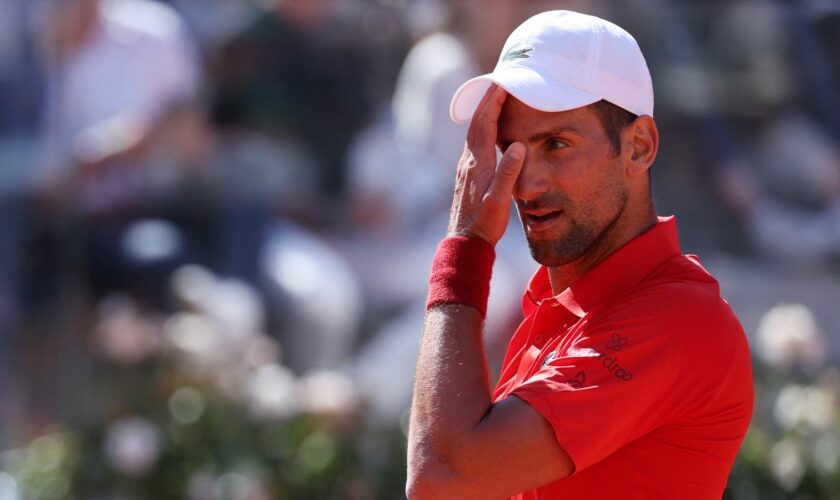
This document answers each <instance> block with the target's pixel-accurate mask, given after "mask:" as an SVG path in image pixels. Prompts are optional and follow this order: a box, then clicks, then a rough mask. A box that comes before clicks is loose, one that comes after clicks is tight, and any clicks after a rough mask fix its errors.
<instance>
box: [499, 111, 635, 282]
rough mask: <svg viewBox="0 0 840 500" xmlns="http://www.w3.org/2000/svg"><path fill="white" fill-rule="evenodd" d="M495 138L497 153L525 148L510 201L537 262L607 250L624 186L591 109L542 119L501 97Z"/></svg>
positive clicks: (551, 264)
mask: <svg viewBox="0 0 840 500" xmlns="http://www.w3.org/2000/svg"><path fill="white" fill-rule="evenodd" d="M498 139H499V141H498V145H499V148H500V149H501V150H502V151H504V150H505V149H506V148H507V147H508V146H509V145H510V144H512V143H514V142H521V143H523V144H524V145H525V147H526V155H525V163H524V165H523V167H522V172H521V174H520V176H519V179H518V180H517V184H516V189H515V191H514V200H515V201H516V205H517V208H518V209H519V217H520V219H521V221H522V226H523V228H524V229H525V235H526V237H527V238H528V245H529V246H530V248H531V255H532V256H533V257H534V259H535V260H536V261H537V262H539V263H540V264H542V265H545V266H548V267H558V266H562V265H565V264H568V263H571V262H574V261H576V260H578V259H580V258H581V257H583V256H584V255H585V254H587V253H588V252H590V251H592V250H594V249H595V248H596V247H598V246H600V245H606V244H608V242H609V240H610V236H611V235H612V234H614V233H615V232H616V230H617V226H618V225H619V223H620V219H621V216H622V214H623V213H624V211H625V208H626V206H627V199H628V185H627V180H626V176H625V175H624V167H623V164H622V161H621V158H620V156H617V155H616V152H615V151H614V150H613V147H612V143H611V142H610V141H609V139H608V138H607V135H606V132H605V131H604V128H603V126H602V125H601V122H600V120H599V118H598V115H597V114H596V113H595V111H593V110H592V109H591V108H590V107H588V106H587V107H583V108H578V109H574V110H570V111H562V112H557V113H546V112H542V111H537V110H535V109H533V108H529V107H528V106H526V105H524V104H523V103H522V102H521V101H519V100H517V99H515V98H514V97H513V96H508V98H507V101H506V102H505V105H504V108H503V109H502V114H501V116H500V118H499V134H498Z"/></svg>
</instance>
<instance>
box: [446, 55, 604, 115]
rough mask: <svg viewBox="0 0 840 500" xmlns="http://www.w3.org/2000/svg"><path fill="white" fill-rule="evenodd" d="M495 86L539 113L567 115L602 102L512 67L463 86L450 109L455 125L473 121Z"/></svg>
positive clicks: (519, 68) (530, 71)
mask: <svg viewBox="0 0 840 500" xmlns="http://www.w3.org/2000/svg"><path fill="white" fill-rule="evenodd" d="M493 83H495V84H497V85H499V86H500V87H502V88H503V89H505V90H506V91H507V92H508V93H509V94H510V95H512V96H514V97H516V98H517V99H519V100H520V101H522V102H523V103H525V104H526V105H527V106H529V107H531V108H534V109H536V110H539V111H546V112H554V111H567V110H570V109H575V108H579V107H581V106H586V105H588V104H592V103H593V102H597V101H599V100H601V98H600V97H599V96H597V95H595V94H592V93H590V92H586V91H584V90H580V89H579V88H577V87H573V86H571V85H568V84H565V83H562V82H559V81H557V80H553V79H551V78H546V77H545V76H543V75H541V74H539V73H537V72H536V71H534V70H532V69H529V68H522V67H512V68H506V69H503V70H501V71H494V72H493V73H488V74H486V75H481V76H477V77H475V78H472V79H470V80H467V81H466V82H465V83H464V84H463V85H461V86H460V87H459V88H458V90H456V91H455V94H454V95H453V96H452V102H451V103H450V105H449V117H450V118H452V121H454V122H455V123H466V122H469V121H470V120H472V116H473V113H475V109H476V108H477V107H478V103H480V102H481V98H482V97H484V94H485V93H486V92H487V89H488V88H490V85H491V84H493Z"/></svg>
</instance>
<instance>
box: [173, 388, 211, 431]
mask: <svg viewBox="0 0 840 500" xmlns="http://www.w3.org/2000/svg"><path fill="white" fill-rule="evenodd" d="M205 407H206V403H205V401H204V396H203V395H202V394H201V392H199V391H198V390H196V389H193V388H192V387H182V388H180V389H178V390H177V391H175V393H174V394H173V395H172V396H171V397H170V398H169V413H170V414H172V418H174V419H175V421H176V422H178V423H180V424H192V423H195V422H196V421H197V420H198V419H199V418H201V415H202V414H204V409H205Z"/></svg>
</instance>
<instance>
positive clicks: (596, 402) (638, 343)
mask: <svg viewBox="0 0 840 500" xmlns="http://www.w3.org/2000/svg"><path fill="white" fill-rule="evenodd" d="M671 319H673V318H669V317H667V315H664V314H662V313H661V311H657V310H656V307H655V306H654V305H652V304H650V303H649V302H646V301H639V302H636V303H634V304H630V303H626V304H625V305H624V306H622V307H621V308H617V309H615V310H613V311H611V312H608V313H605V314H603V315H600V316H599V317H597V318H596V319H588V318H584V320H582V321H588V322H589V324H588V325H586V327H585V330H584V331H583V332H582V333H581V334H580V335H579V336H578V337H577V338H575V339H574V341H573V342H572V343H571V345H568V346H565V347H563V346H562V343H561V347H560V348H558V350H556V351H554V352H551V353H549V354H548V356H547V357H546V359H545V361H544V363H543V365H542V368H540V369H539V371H537V372H536V373H535V374H534V375H533V376H531V377H530V378H529V379H527V380H525V381H524V382H523V383H522V384H521V385H520V386H519V387H517V388H516V389H514V390H513V391H512V392H511V393H512V394H514V395H516V396H517V397H519V398H520V399H522V400H524V401H526V402H527V403H529V404H530V405H531V406H532V407H533V408H534V409H536V410H537V411H538V412H539V413H540V414H541V415H542V416H543V418H545V419H546V420H547V421H548V422H549V424H550V425H551V426H552V428H553V429H554V433H555V435H556V436H557V441H558V443H559V444H560V445H561V446H563V448H564V449H565V450H566V452H567V453H568V454H569V456H570V457H571V458H572V460H573V461H574V463H575V472H576V473H577V472H580V471H582V470H584V469H586V468H587V467H589V466H591V465H593V464H595V463H598V462H599V461H601V460H603V459H604V458H606V457H607V456H609V455H610V454H612V453H613V452H615V451H616V450H618V449H620V448H622V447H623V446H625V445H627V444H629V443H631V442H632V441H634V440H636V439H638V438H640V437H642V436H644V435H645V434H647V433H649V432H650V431H652V430H653V429H655V428H657V427H658V426H660V425H662V424H663V423H665V422H667V421H668V419H669V418H671V416H672V415H673V413H674V411H675V407H674V403H673V401H674V398H673V397H672V393H673V391H674V387H675V379H676V377H677V374H678V369H679V364H680V357H681V354H680V348H679V345H678V341H677V340H676V339H678V338H680V337H681V336H680V335H672V334H671V332H670V330H672V329H673V328H674V325H669V322H670V320H671Z"/></svg>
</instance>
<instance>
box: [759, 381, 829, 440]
mask: <svg viewBox="0 0 840 500" xmlns="http://www.w3.org/2000/svg"><path fill="white" fill-rule="evenodd" d="M834 416H835V408H834V395H833V394H832V393H831V392H830V391H828V390H826V389H824V388H822V387H819V386H800V385H796V384H787V385H785V386H784V387H782V390H781V391H779V396H778V397H777V398H776V404H775V405H774V407H773V417H774V418H775V420H776V422H777V423H778V424H779V425H780V426H782V427H783V428H785V429H792V428H794V427H797V426H799V425H802V426H805V427H806V429H808V430H817V431H821V430H827V429H829V428H830V427H831V425H832V423H833V422H834Z"/></svg>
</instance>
